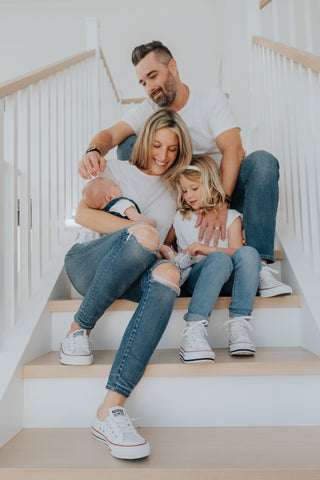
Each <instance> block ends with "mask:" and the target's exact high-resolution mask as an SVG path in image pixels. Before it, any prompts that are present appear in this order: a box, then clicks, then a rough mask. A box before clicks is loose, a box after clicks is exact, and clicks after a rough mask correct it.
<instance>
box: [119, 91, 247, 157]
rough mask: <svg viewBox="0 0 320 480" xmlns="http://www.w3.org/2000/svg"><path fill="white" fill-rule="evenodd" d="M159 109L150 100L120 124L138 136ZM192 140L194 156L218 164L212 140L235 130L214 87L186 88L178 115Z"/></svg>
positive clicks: (225, 101)
mask: <svg viewBox="0 0 320 480" xmlns="http://www.w3.org/2000/svg"><path fill="white" fill-rule="evenodd" d="M158 108H159V107H158V105H157V104H156V103H155V102H153V101H152V100H151V99H150V98H147V99H146V100H144V101H143V102H142V103H140V104H137V105H135V106H134V107H132V108H131V109H130V110H129V111H128V112H127V113H126V114H125V115H124V116H123V117H122V119H121V120H123V121H124V122H126V123H128V124H129V125H130V126H131V128H132V129H133V130H134V132H135V133H136V134H137V135H138V134H139V132H140V130H141V129H142V126H143V124H144V122H145V121H146V119H147V118H148V117H149V116H150V115H151V114H152V113H153V112H154V111H155V110H157V109H158ZM178 114H179V115H180V116H181V117H182V118H183V120H184V121H185V123H186V125H187V127H188V128H189V132H190V135H191V139H192V145H193V153H194V154H207V155H210V156H211V157H212V158H214V159H215V160H216V162H217V163H218V164H220V160H221V154H220V151H219V148H218V147H217V144H216V142H215V139H216V138H217V137H218V136H219V135H220V133H222V132H224V131H226V130H229V129H231V128H235V127H238V128H240V127H239V124H238V122H236V120H235V119H234V117H233V114H232V112H231V108H230V104H229V101H228V99H227V98H226V96H225V95H224V94H223V93H222V91H221V90H220V88H217V87H214V86H211V85H210V86H206V87H198V88H190V90H189V98H188V101H187V103H186V105H185V106H184V107H183V108H182V109H181V110H179V111H178Z"/></svg>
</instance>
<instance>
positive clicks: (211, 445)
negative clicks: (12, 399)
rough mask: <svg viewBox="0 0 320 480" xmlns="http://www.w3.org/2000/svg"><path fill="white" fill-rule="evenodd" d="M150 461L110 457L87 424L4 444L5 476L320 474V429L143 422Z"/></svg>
mask: <svg viewBox="0 0 320 480" xmlns="http://www.w3.org/2000/svg"><path fill="white" fill-rule="evenodd" d="M140 433H141V434H142V435H144V436H145V437H146V438H147V439H148V440H149V442H150V444H151V455H150V456H149V457H148V458H147V459H142V460H136V461H129V460H118V459H115V458H113V457H112V456H111V455H110V454H109V452H108V450H107V447H106V446H105V445H104V444H101V443H99V442H98V441H96V440H95V439H93V438H92V437H91V435H90V431H89V430H88V429H83V428H79V429H70V428H67V429H66V428H63V429H26V430H22V431H21V432H20V433H19V434H18V435H16V437H15V438H13V439H12V440H11V441H9V442H8V443H7V444H6V445H5V446H4V447H3V448H2V449H1V450H0V478H1V480H13V479H23V480H38V479H41V480H48V479H50V480H51V479H52V480H53V479H55V480H62V479H63V480H75V479H77V480H96V479H99V480H100V479H101V480H102V479H104V480H107V479H110V480H119V479H129V480H138V479H139V480H140V479H143V480H144V479H155V480H160V479H161V480H171V479H175V480H176V479H177V480H182V479H183V480H189V479H190V480H191V479H192V480H209V479H210V480H227V479H228V480H236V479H237V480H244V479H246V480H267V479H268V480H270V479H273V480H289V479H290V480H298V479H301V480H302V479H303V480H319V479H320V455H319V445H320V427H215V428H142V429H141V430H140Z"/></svg>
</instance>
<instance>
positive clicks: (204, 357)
mask: <svg viewBox="0 0 320 480" xmlns="http://www.w3.org/2000/svg"><path fill="white" fill-rule="evenodd" d="M180 359H181V360H182V361H183V363H213V362H214V361H215V355H214V352H212V351H211V352H210V351H209V352H203V353H201V354H200V353H198V354H194V353H193V354H191V353H186V352H185V351H184V350H183V349H181V348H180Z"/></svg>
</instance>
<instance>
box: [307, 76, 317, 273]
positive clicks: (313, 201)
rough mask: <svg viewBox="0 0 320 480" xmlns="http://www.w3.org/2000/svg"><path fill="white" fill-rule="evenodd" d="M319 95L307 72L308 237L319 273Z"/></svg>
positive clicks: (313, 79) (312, 78)
mask: <svg viewBox="0 0 320 480" xmlns="http://www.w3.org/2000/svg"><path fill="white" fill-rule="evenodd" d="M319 100H320V94H319V90H318V89H317V85H316V76H315V75H313V74H312V72H311V70H309V71H308V89H307V116H308V117H309V118H310V137H311V141H310V142H307V143H306V145H305V147H306V161H307V165H308V169H309V171H310V172H313V174H312V175H308V191H307V195H308V205H309V215H310V236H311V254H312V258H313V259H314V266H315V269H316V271H318V272H319V271H320V249H319V244H320V221H314V219H320V206H319V201H320V197H319V196H318V195H317V192H319V184H320V169H319V167H318V164H319V152H320V142H319V140H318V139H319V135H318V132H317V128H316V126H317V125H320V121H318V122H317V118H316V117H317V112H319V109H320V101H319Z"/></svg>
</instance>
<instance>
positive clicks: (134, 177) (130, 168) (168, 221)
mask: <svg viewBox="0 0 320 480" xmlns="http://www.w3.org/2000/svg"><path fill="white" fill-rule="evenodd" d="M108 167H109V168H108V169H106V170H105V172H104V176H108V177H111V178H112V180H113V181H114V182H115V183H116V184H118V185H119V186H120V188H121V190H122V194H123V196H124V197H127V198H130V199H131V200H133V201H135V202H136V204H137V205H138V206H139V208H140V211H141V213H143V214H144V215H146V216H147V217H149V218H153V219H154V220H156V222H157V227H156V228H157V231H158V232H159V235H160V242H161V243H163V242H164V240H165V238H166V236H167V234H168V232H169V229H170V227H171V225H172V223H173V218H174V215H175V213H176V210H177V203H176V195H175V193H174V192H172V191H170V190H169V188H168V187H167V185H166V184H165V183H164V182H163V181H162V180H161V178H160V176H159V175H147V174H146V173H143V172H142V171H141V170H139V169H138V168H137V167H136V166H134V165H131V164H130V163H129V162H128V161H121V160H116V159H112V160H108ZM110 172H111V174H112V175H110ZM99 237H100V234H95V232H91V231H90V230H88V229H85V230H82V232H81V234H80V236H79V238H78V239H77V242H78V243H82V242H87V241H90V240H93V239H94V238H99Z"/></svg>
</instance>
